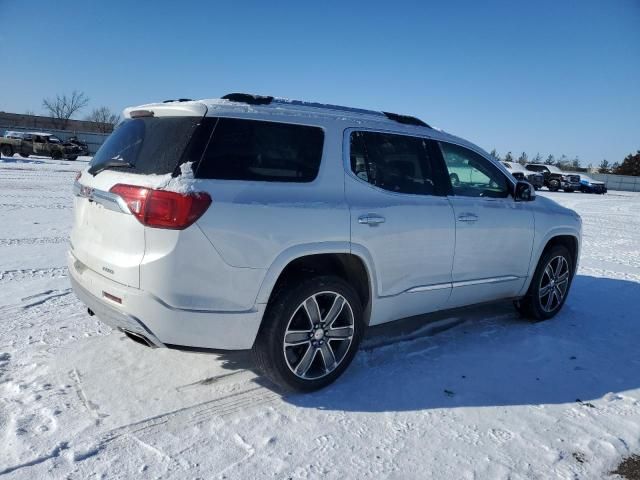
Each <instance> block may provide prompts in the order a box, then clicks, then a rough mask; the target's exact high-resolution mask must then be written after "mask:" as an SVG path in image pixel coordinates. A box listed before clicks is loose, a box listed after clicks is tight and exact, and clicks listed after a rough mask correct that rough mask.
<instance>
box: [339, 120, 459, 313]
mask: <svg viewBox="0 0 640 480" xmlns="http://www.w3.org/2000/svg"><path fill="white" fill-rule="evenodd" d="M347 135H348V137H347V139H346V141H347V142H348V143H347V145H348V147H349V157H348V158H349V160H348V161H349V164H348V165H346V169H347V172H348V173H347V175H346V177H345V193H346V198H347V201H348V203H349V206H350V213H351V243H352V249H353V250H354V251H357V252H366V254H367V255H369V256H370V257H371V259H372V263H373V265H375V275H376V278H375V281H376V284H377V288H376V290H377V296H378V297H379V298H378V301H377V302H375V308H374V309H373V311H372V318H371V323H372V324H376V323H383V322H386V321H389V320H394V319H397V318H402V317H406V316H410V315H415V314H420V313H426V312H430V311H435V310H438V309H439V308H442V307H443V306H444V305H445V303H446V301H447V299H448V297H449V294H450V291H451V267H452V261H453V252H454V243H455V225H454V219H453V209H452V208H451V205H450V204H449V201H448V200H447V197H446V191H445V189H444V183H443V180H442V177H443V176H444V175H445V172H444V171H443V169H442V168H440V169H438V168H437V167H438V164H439V163H440V162H435V165H434V162H433V154H432V151H431V150H430V147H429V142H428V141H427V140H425V139H423V138H420V137H412V136H406V135H398V134H393V133H383V132H374V131H357V130H354V131H351V132H347Z"/></svg>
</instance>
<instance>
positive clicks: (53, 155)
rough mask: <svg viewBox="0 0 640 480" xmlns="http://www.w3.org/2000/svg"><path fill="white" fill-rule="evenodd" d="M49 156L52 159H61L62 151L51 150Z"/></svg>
mask: <svg viewBox="0 0 640 480" xmlns="http://www.w3.org/2000/svg"><path fill="white" fill-rule="evenodd" d="M51 158H53V159H54V160H61V159H62V152H60V151H58V150H54V151H53V152H51Z"/></svg>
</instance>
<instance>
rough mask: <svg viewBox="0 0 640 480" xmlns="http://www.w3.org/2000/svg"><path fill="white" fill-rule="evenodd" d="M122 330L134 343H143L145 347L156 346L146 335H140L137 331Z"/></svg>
mask: <svg viewBox="0 0 640 480" xmlns="http://www.w3.org/2000/svg"><path fill="white" fill-rule="evenodd" d="M122 332H123V333H124V334H125V335H126V336H127V337H129V339H131V340H133V341H134V342H136V343H139V344H140V345H144V346H145V347H149V348H156V346H155V345H154V344H153V342H152V341H151V340H149V339H148V338H147V337H145V336H144V335H141V334H139V333H135V332H131V331H129V330H122Z"/></svg>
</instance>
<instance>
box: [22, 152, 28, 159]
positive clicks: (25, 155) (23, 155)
mask: <svg viewBox="0 0 640 480" xmlns="http://www.w3.org/2000/svg"><path fill="white" fill-rule="evenodd" d="M20 156H21V157H22V158H29V154H28V153H22V152H21V153H20Z"/></svg>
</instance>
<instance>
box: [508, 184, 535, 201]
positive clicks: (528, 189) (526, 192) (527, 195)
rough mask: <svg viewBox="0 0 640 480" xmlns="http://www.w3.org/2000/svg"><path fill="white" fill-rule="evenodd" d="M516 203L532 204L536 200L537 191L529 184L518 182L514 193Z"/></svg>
mask: <svg viewBox="0 0 640 480" xmlns="http://www.w3.org/2000/svg"><path fill="white" fill-rule="evenodd" d="M513 198H514V200H515V201H516V202H531V201H533V200H535V199H536V191H535V189H534V188H533V186H532V185H531V184H530V183H529V182H523V181H521V180H520V181H518V182H516V186H515V189H514V192H513Z"/></svg>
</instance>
